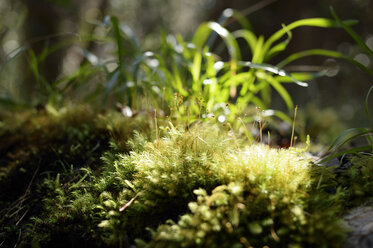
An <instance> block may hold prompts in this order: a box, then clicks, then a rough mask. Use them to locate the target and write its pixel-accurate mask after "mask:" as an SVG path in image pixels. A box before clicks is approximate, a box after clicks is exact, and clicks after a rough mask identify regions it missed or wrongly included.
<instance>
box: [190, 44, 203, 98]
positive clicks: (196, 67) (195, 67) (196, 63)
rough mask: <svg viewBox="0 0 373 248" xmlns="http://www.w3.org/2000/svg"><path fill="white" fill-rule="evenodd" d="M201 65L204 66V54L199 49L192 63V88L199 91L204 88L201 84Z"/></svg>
mask: <svg viewBox="0 0 373 248" xmlns="http://www.w3.org/2000/svg"><path fill="white" fill-rule="evenodd" d="M201 66H202V54H201V53H200V52H199V51H197V52H195V54H194V58H193V64H192V68H191V74H192V78H193V85H192V89H193V90H194V91H195V92H198V91H201V90H202V89H201V85H200V83H199V81H200V74H201Z"/></svg>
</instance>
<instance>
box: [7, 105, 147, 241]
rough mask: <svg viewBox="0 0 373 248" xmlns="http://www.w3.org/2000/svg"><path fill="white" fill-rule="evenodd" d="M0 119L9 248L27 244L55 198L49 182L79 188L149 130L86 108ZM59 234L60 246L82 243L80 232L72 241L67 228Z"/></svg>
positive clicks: (142, 124) (137, 122) (140, 123)
mask: <svg viewBox="0 0 373 248" xmlns="http://www.w3.org/2000/svg"><path fill="white" fill-rule="evenodd" d="M1 119H2V121H1V123H0V125H1V126H0V139H1V140H2V142H1V144H0V154H1V158H0V161H1V164H0V209H1V219H0V229H1V230H4V231H2V232H1V233H0V235H1V238H2V239H3V240H4V241H2V242H3V245H5V246H14V245H15V244H22V243H23V242H24V241H25V240H27V241H26V242H29V240H28V238H29V237H31V236H32V235H33V233H32V232H33V231H32V228H33V223H34V220H33V219H34V218H35V217H36V216H39V215H41V214H42V213H43V212H44V211H45V206H47V205H46V202H48V200H50V199H54V198H55V197H56V194H55V193H54V191H53V190H51V189H50V185H48V183H47V181H48V180H51V179H53V180H55V183H58V184H59V185H60V186H61V187H62V188H66V189H69V188H71V186H75V187H77V186H78V184H79V181H80V180H81V179H82V178H85V177H86V173H85V171H84V170H93V171H100V170H102V168H101V160H100V157H101V156H102V154H103V152H104V151H107V150H115V151H118V152H119V151H120V152H127V151H128V148H127V147H126V146H125V144H124V143H125V141H126V140H127V139H128V138H129V137H130V136H131V135H132V132H133V130H134V129H135V128H136V129H139V130H143V131H145V130H147V129H148V127H147V126H146V124H145V122H144V121H140V120H134V119H126V118H124V117H123V116H121V115H120V114H119V113H106V114H100V113H97V112H94V111H93V110H92V109H91V108H89V107H87V106H75V107H73V106H71V107H67V108H62V109H59V110H56V109H53V108H52V107H50V106H47V107H46V108H45V109H42V110H39V111H31V110H30V111H23V112H19V113H5V114H3V116H2V117H1ZM60 211H62V210H60ZM66 214H68V213H66ZM76 223H78V222H76ZM55 231H56V233H57V235H56V236H58V239H61V237H62V239H61V241H63V242H62V244H64V243H65V244H66V243H67V244H73V243H81V242H80V241H77V240H82V239H83V240H84V236H83V237H81V235H80V233H76V234H74V235H73V236H72V233H71V231H72V230H71V229H69V227H66V228H65V227H63V228H61V230H60V231H61V232H60V231H59V230H55ZM63 232H66V234H67V236H66V237H67V239H66V238H63V235H61V234H63ZM56 238H57V237H56ZM90 242H91V241H90ZM56 243H57V242H56ZM60 243H61V242H60ZM28 244H29V243H28Z"/></svg>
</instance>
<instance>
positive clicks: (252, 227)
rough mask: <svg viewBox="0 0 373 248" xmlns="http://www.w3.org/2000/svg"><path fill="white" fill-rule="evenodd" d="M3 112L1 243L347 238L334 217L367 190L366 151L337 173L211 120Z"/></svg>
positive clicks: (306, 242)
mask: <svg viewBox="0 0 373 248" xmlns="http://www.w3.org/2000/svg"><path fill="white" fill-rule="evenodd" d="M1 118H2V119H1V122H0V136H1V139H2V141H3V140H4V141H6V142H2V143H1V144H0V151H1V158H0V161H1V164H0V207H1V210H0V211H1V215H0V216H1V217H0V230H2V231H1V232H0V238H1V240H0V243H1V244H2V245H3V246H4V247H13V246H14V245H18V246H19V247H29V246H30V245H32V246H33V247H130V246H132V245H134V246H136V247H263V246H269V247H343V245H344V244H345V240H344V238H345V235H346V232H347V230H345V229H344V228H343V227H342V225H341V223H340V219H341V216H342V215H343V214H344V213H345V211H346V210H348V209H349V208H351V207H353V206H356V205H359V204H361V203H362V202H364V201H366V200H367V199H369V198H371V197H372V192H373V188H372V177H371V175H372V172H373V171H372V170H373V169H372V168H373V164H372V162H373V157H372V156H371V155H367V154H365V155H361V156H357V155H356V156H354V157H353V158H352V159H350V162H351V166H350V167H349V168H347V169H345V170H343V171H340V170H337V169H336V168H334V167H322V166H317V165H314V164H313V163H312V161H311V160H310V159H308V158H307V157H306V156H304V154H303V152H304V149H295V148H290V149H273V148H270V147H269V146H267V145H262V144H253V143H250V141H247V140H245V139H243V138H240V137H239V135H238V134H237V135H235V134H234V132H232V130H231V129H230V128H228V127H227V126H223V125H218V124H216V123H208V122H206V123H202V122H197V123H195V124H194V125H190V126H189V127H188V129H187V130H185V128H184V127H175V126H173V125H172V124H171V123H168V124H161V123H159V126H160V127H159V128H156V129H155V130H154V127H152V125H153V124H152V123H154V121H155V120H154V119H152V118H149V117H148V118H146V117H141V116H138V117H136V118H126V117H124V116H122V115H121V114H119V113H114V112H113V113H98V112H94V111H92V110H91V109H90V108H88V107H85V106H75V107H68V108H63V109H59V110H56V109H53V108H51V107H49V106H47V107H46V109H44V110H40V111H28V112H27V111H26V112H22V113H13V114H12V115H4V116H2V117H1ZM159 122H161V121H159ZM151 130H153V133H152V131H151Z"/></svg>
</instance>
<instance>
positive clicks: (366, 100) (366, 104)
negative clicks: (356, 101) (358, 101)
mask: <svg viewBox="0 0 373 248" xmlns="http://www.w3.org/2000/svg"><path fill="white" fill-rule="evenodd" d="M372 90H373V85H372V86H371V87H370V89H369V91H368V94H367V96H366V97H365V114H366V116H367V117H368V120H370V114H369V105H368V104H369V95H370V93H371V92H372Z"/></svg>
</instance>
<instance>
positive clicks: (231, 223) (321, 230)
mask: <svg viewBox="0 0 373 248" xmlns="http://www.w3.org/2000/svg"><path fill="white" fill-rule="evenodd" d="M232 143H233V142H232ZM233 144H234V143H233ZM214 164H215V170H214V171H215V173H216V176H217V178H218V179H217V181H218V182H219V186H217V187H216V188H215V189H214V190H213V191H212V193H208V192H207V191H206V190H205V189H196V190H194V193H195V194H196V195H197V201H196V202H190V203H189V204H188V206H189V209H190V212H191V213H189V214H186V215H183V216H181V217H180V218H179V221H178V222H177V223H175V222H173V221H168V223H167V224H164V225H161V226H160V227H159V228H158V229H157V230H156V231H152V233H153V237H152V240H151V241H150V242H149V243H146V242H145V243H143V242H141V241H140V242H139V245H140V246H141V245H142V246H144V247H263V246H266V245H267V246H269V247H340V245H341V243H339V242H338V241H343V231H342V229H341V227H340V226H339V223H338V217H337V216H335V215H333V214H332V213H333V211H334V210H335V209H329V210H326V209H323V208H313V207H312V206H311V204H312V201H311V200H310V199H309V197H308V194H309V193H310V192H311V190H312V178H311V176H310V175H311V174H310V173H309V172H310V169H311V168H310V164H309V161H307V160H306V159H305V158H304V157H302V156H301V155H300V154H297V153H295V152H294V151H292V150H276V149H269V148H268V147H267V146H263V145H253V146H246V147H241V148H240V149H237V148H235V146H234V145H232V144H231V145H229V146H226V150H225V153H224V154H222V156H221V157H218V159H217V161H215V163H214ZM323 202H324V201H323ZM321 207H323V206H321Z"/></svg>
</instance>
